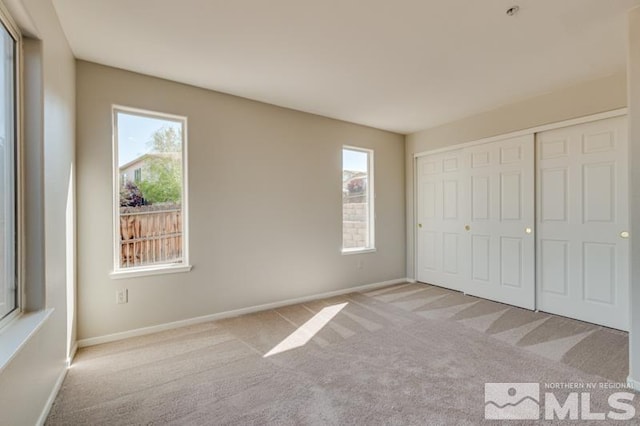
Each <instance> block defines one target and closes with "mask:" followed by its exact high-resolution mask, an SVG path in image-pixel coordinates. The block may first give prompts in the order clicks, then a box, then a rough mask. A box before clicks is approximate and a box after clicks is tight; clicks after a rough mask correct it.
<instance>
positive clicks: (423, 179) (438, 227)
mask: <svg viewBox="0 0 640 426" xmlns="http://www.w3.org/2000/svg"><path fill="white" fill-rule="evenodd" d="M417 173H418V181H417V196H418V203H417V227H418V228H417V279H418V281H421V282H426V283H430V284H435V285H439V286H443V287H447V288H451V289H455V290H460V291H464V292H466V293H469V294H473V295H476V296H480V297H484V298H487V299H491V300H496V301H499V302H504V303H509V304H512V305H516V306H521V307H524V308H528V309H533V308H534V303H535V287H534V286H535V279H534V272H535V267H534V255H535V237H534V235H533V224H534V204H533V203H534V198H535V193H534V150H533V135H530V136H525V137H519V138H512V139H505V140H501V141H498V142H492V143H487V144H482V145H476V146H473V147H470V148H464V149H459V150H455V151H449V152H447V153H443V154H436V155H430V156H426V157H420V158H419V159H418V160H417Z"/></svg>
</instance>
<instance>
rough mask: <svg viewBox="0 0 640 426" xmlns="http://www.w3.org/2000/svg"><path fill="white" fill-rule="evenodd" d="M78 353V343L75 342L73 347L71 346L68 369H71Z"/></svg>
mask: <svg viewBox="0 0 640 426" xmlns="http://www.w3.org/2000/svg"><path fill="white" fill-rule="evenodd" d="M76 352H78V342H75V343H74V344H73V346H71V350H70V351H69V356H68V357H67V368H69V367H71V364H73V359H74V358H75V357H76Z"/></svg>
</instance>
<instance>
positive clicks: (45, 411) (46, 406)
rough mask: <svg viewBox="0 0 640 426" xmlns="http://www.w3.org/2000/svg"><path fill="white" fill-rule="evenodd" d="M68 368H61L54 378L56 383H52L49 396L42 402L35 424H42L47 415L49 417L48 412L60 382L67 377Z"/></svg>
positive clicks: (60, 384)
mask: <svg viewBox="0 0 640 426" xmlns="http://www.w3.org/2000/svg"><path fill="white" fill-rule="evenodd" d="M67 371H69V369H68V368H63V369H62V371H61V372H60V375H58V379H57V380H56V384H55V385H53V389H51V393H50V394H49V398H47V402H46V403H45V404H44V407H43V408H42V412H41V413H40V417H38V421H37V422H36V425H37V426H42V425H44V423H45V422H46V421H47V417H49V412H50V411H51V407H53V402H54V401H55V400H56V397H57V396H58V392H60V388H61V387H62V383H63V382H64V379H65V377H67Z"/></svg>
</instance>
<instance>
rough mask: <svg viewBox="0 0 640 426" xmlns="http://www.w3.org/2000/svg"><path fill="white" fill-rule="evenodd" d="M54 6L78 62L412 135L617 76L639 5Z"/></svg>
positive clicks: (211, 2)
mask: <svg viewBox="0 0 640 426" xmlns="http://www.w3.org/2000/svg"><path fill="white" fill-rule="evenodd" d="M54 4H55V6H56V8H57V10H58V14H59V16H60V20H61V22H62V26H63V28H64V31H65V32H66V34H67V37H68V39H69V43H70V44H71V48H72V49H73V52H74V54H75V55H76V56H77V57H78V58H80V59H85V60H88V61H93V62H98V63H101V64H106V65H111V66H114V67H118V68H124V69H127V70H132V71H137V72H140V73H144V74H149V75H153V76H158V77H163V78H167V79H170V80H175V81H179V82H184V83H188V84H192V85H195V86H200V87H205V88H208V89H213V90H218V91H221V92H226V93H231V94H234V95H238V96H243V97H246V98H250V99H256V100H259V101H263V102H268V103H271V104H275V105H280V106H284V107H289V108H294V109H297V110H302V111H308V112H312V113H316V114H320V115H325V116H328V117H334V118H338V119H342V120H346V121H351V122H355V123H360V124H365V125H369V126H373V127H377V128H381V129H387V130H392V131H396V132H400V133H410V132H414V131H417V130H421V129H424V128H428V127H432V126H435V125H438V124H442V123H445V122H449V121H452V120H455V119H458V118H462V117H465V116H468V115H472V114H475V113H478V112H480V111H484V110H487V109H491V108H495V107H498V106H500V105H504V104H508V103H510V102H514V101H518V100H521V99H523V98H527V97H531V96H535V95H539V94H542V93H544V92H548V91H551V90H554V89H557V88H559V87H562V86H567V85H571V84H575V83H578V82H581V81H586V80H590V79H594V78H598V77H602V76H605V75H609V74H612V73H615V72H618V71H622V70H624V69H625V62H626V52H625V50H626V23H627V16H626V12H627V11H628V10H629V9H630V8H632V7H633V6H635V5H638V4H640V0H316V1H312V0H133V1H132V0H54ZM514 4H519V5H520V12H519V13H518V14H517V15H516V16H514V17H508V16H506V14H505V11H506V9H507V8H509V7H510V6H512V5H514Z"/></svg>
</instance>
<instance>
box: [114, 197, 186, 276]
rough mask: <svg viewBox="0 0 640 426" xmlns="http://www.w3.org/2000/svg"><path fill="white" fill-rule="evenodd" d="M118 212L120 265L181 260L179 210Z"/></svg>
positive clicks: (180, 217)
mask: <svg viewBox="0 0 640 426" xmlns="http://www.w3.org/2000/svg"><path fill="white" fill-rule="evenodd" d="M131 210H134V209H123V211H121V213H120V267H121V268H129V267H133V266H145V265H153V264H156V263H172V262H176V263H177V262H180V261H181V260H182V210H181V209H168V210H158V211H131Z"/></svg>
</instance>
